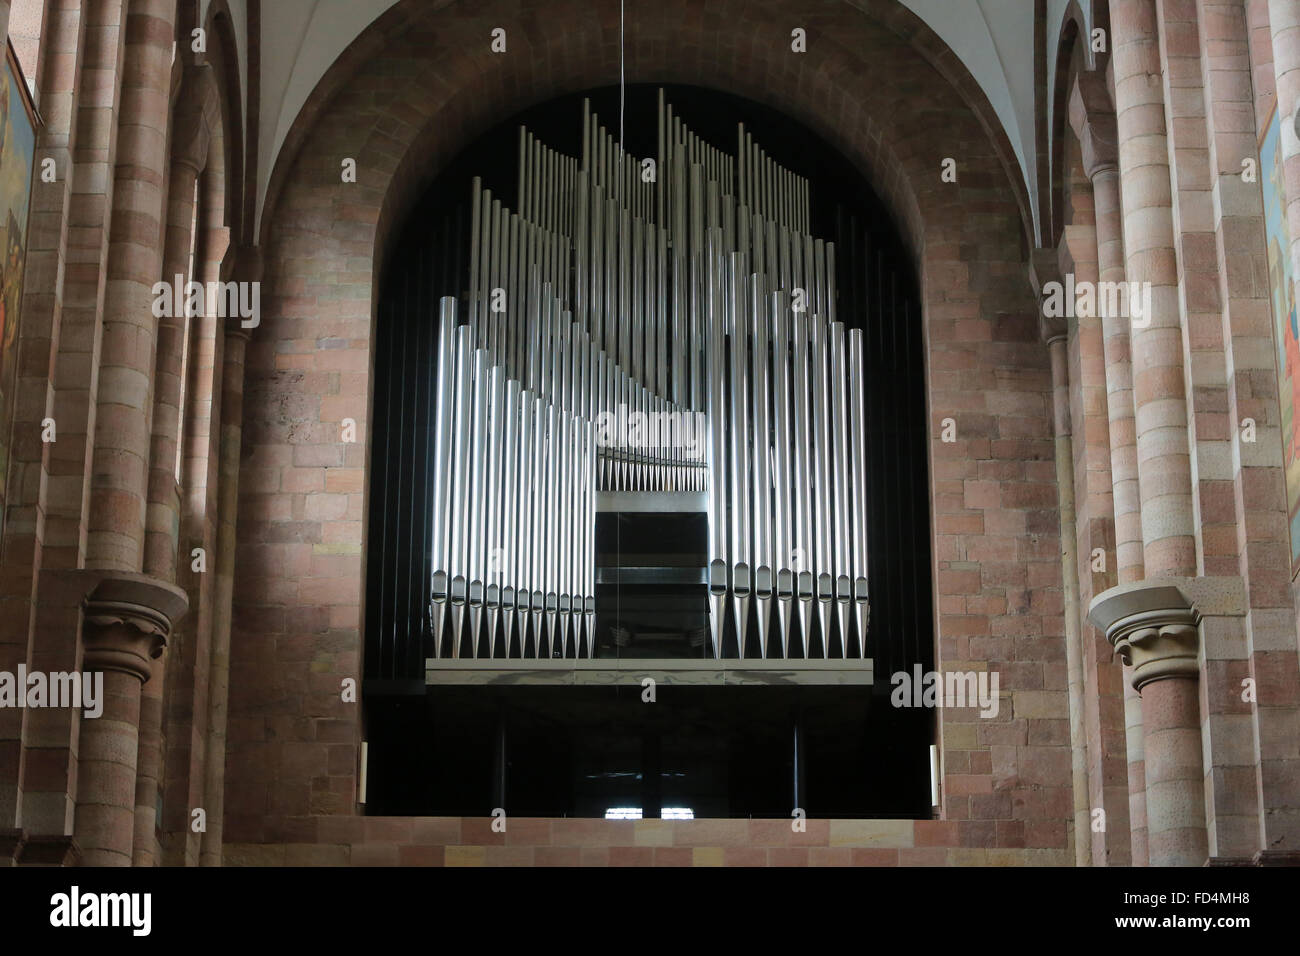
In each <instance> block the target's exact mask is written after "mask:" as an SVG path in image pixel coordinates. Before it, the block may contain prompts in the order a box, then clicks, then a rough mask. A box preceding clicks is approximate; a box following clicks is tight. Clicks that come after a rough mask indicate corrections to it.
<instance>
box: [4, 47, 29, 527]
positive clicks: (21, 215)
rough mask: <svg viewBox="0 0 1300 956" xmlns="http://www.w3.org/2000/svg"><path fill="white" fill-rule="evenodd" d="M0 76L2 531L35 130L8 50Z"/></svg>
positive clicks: (23, 91)
mask: <svg viewBox="0 0 1300 956" xmlns="http://www.w3.org/2000/svg"><path fill="white" fill-rule="evenodd" d="M7 52H8V55H7V56H6V57H5V63H4V71H3V73H0V528H2V527H3V524H4V510H5V504H6V502H7V500H8V488H7V486H6V485H7V481H8V477H9V452H10V447H11V440H12V424H13V412H14V386H15V380H16V378H17V362H18V312H19V306H20V305H21V303H22V295H23V267H24V265H25V264H26V253H27V210H28V207H29V205H30V202H31V187H32V157H33V154H34V152H35V148H36V130H35V126H34V123H33V120H32V116H31V114H30V113H29V111H28V104H27V98H26V95H25V94H26V89H25V87H24V85H23V80H22V76H21V74H20V73H19V72H18V70H17V68H16V67H15V65H14V59H13V53H12V50H10V51H7Z"/></svg>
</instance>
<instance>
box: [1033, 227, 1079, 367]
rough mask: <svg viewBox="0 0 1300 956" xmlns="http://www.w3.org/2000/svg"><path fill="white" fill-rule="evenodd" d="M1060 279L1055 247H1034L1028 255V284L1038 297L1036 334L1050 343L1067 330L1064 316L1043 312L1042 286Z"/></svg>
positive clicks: (1057, 281)
mask: <svg viewBox="0 0 1300 956" xmlns="http://www.w3.org/2000/svg"><path fill="white" fill-rule="evenodd" d="M1060 281H1061V264H1060V254H1059V252H1058V251H1057V250H1056V249H1035V250H1034V251H1033V252H1032V253H1031V254H1030V257H1029V284H1030V285H1031V286H1032V287H1033V289H1034V295H1036V296H1038V298H1039V308H1038V335H1039V337H1040V338H1041V339H1042V340H1043V342H1045V343H1046V344H1048V345H1050V344H1051V343H1052V341H1053V340H1054V339H1060V338H1064V337H1065V336H1066V334H1067V333H1068V331H1069V328H1068V324H1067V322H1066V319H1065V317H1064V316H1049V315H1045V314H1043V308H1042V299H1043V295H1044V291H1043V290H1044V288H1045V287H1046V286H1047V284H1048V283H1050V282H1056V283H1059V282H1060Z"/></svg>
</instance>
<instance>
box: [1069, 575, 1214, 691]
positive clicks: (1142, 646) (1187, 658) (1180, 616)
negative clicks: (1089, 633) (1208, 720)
mask: <svg viewBox="0 0 1300 956" xmlns="http://www.w3.org/2000/svg"><path fill="white" fill-rule="evenodd" d="M1088 620H1090V621H1091V622H1092V623H1093V624H1094V625H1095V626H1096V627H1097V628H1098V629H1100V630H1101V631H1103V632H1104V633H1105V635H1106V640H1108V641H1109V642H1110V644H1111V646H1112V647H1114V648H1115V650H1116V652H1117V653H1118V654H1119V656H1120V658H1121V659H1122V660H1123V661H1124V663H1125V664H1127V665H1129V666H1130V667H1131V668H1132V669H1133V672H1132V675H1131V679H1132V682H1133V689H1134V690H1136V691H1139V692H1141V690H1142V688H1143V687H1145V686H1146V685H1147V684H1149V683H1151V682H1152V681H1157V680H1165V679H1169V678H1183V679H1191V680H1195V679H1197V678H1198V677H1199V676H1200V663H1199V654H1200V631H1199V628H1198V625H1199V624H1200V622H1201V612H1200V610H1199V609H1198V608H1197V607H1196V606H1195V605H1194V604H1193V603H1192V601H1191V600H1189V599H1188V598H1187V596H1186V595H1185V594H1184V593H1183V590H1182V589H1180V588H1179V587H1178V585H1177V584H1176V583H1175V582H1173V581H1165V580H1147V581H1138V582H1136V583H1134V584H1122V585H1120V586H1118V587H1113V588H1110V589H1108V590H1106V591H1103V592H1102V593H1101V594H1098V595H1097V596H1096V597H1095V598H1093V599H1092V603H1091V604H1090V605H1089V607H1088Z"/></svg>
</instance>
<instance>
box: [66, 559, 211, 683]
mask: <svg viewBox="0 0 1300 956" xmlns="http://www.w3.org/2000/svg"><path fill="white" fill-rule="evenodd" d="M82 607H83V618H82V620H83V626H82V629H81V632H82V646H83V651H84V660H85V666H86V668H87V669H88V670H93V671H120V672H122V673H125V674H132V675H134V676H136V677H138V678H140V681H141V682H142V683H143V682H144V681H147V680H148V679H149V676H150V674H151V673H152V666H151V664H150V661H154V660H157V659H158V658H159V657H161V656H162V653H163V649H164V648H165V647H166V646H167V637H168V636H169V635H170V634H171V631H172V628H173V627H174V626H175V625H176V623H177V622H178V621H180V619H181V618H182V617H184V616H185V612H186V610H187V609H188V607H189V599H188V598H187V597H186V595H185V592H184V591H182V590H181V589H180V588H178V587H176V586H174V585H171V584H166V583H165V582H162V581H158V580H155V579H153V578H150V577H146V576H145V575H143V574H109V575H106V576H104V577H102V578H100V580H99V581H98V583H96V585H95V587H94V588H93V589H92V590H91V591H90V593H89V594H88V595H86V599H85V601H84V602H83V604H82Z"/></svg>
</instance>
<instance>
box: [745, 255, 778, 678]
mask: <svg viewBox="0 0 1300 956" xmlns="http://www.w3.org/2000/svg"><path fill="white" fill-rule="evenodd" d="M749 281H750V288H749V307H750V333H751V335H752V340H751V341H752V345H753V352H752V354H751V365H750V368H751V383H752V386H753V399H752V402H753V405H752V407H753V410H754V432H753V459H752V460H753V463H754V493H753V494H754V600H755V603H756V607H757V609H758V617H757V621H758V631H757V636H758V650H759V656H760V657H764V658H766V657H767V623H768V620H769V618H770V616H771V605H772V591H773V585H774V584H775V581H774V574H773V570H772V444H771V441H772V439H771V435H770V429H769V424H768V403H769V401H770V400H771V393H770V392H769V382H768V374H767V369H768V361H769V352H768V332H769V329H770V322H771V320H770V318H769V317H768V314H767V307H768V304H769V303H768V298H767V288H766V282H765V280H764V277H763V276H762V274H760V273H755V274H754V275H751V276H750V280H749Z"/></svg>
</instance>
